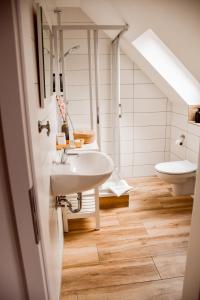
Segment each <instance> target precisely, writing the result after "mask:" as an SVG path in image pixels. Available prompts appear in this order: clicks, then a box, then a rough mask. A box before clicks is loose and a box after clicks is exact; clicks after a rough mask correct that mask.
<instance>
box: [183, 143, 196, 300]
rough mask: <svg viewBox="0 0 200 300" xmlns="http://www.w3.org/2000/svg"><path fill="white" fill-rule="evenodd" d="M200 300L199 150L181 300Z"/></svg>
mask: <svg viewBox="0 0 200 300" xmlns="http://www.w3.org/2000/svg"><path fill="white" fill-rule="evenodd" d="M199 299H200V148H199V156H198V169H197V175H196V184H195V193H194V202H193V209H192V221H191V229H190V239H189V245H188V251H187V261H186V270H185V275H184V285H183V297H182V300H199Z"/></svg>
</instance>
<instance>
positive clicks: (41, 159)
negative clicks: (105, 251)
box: [18, 0, 63, 300]
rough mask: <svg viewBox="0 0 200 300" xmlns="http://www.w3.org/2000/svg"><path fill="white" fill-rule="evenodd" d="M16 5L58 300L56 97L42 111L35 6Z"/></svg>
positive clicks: (44, 238) (36, 175)
mask: <svg viewBox="0 0 200 300" xmlns="http://www.w3.org/2000/svg"><path fill="white" fill-rule="evenodd" d="M18 2H19V6H18V12H19V15H18V16H19V19H18V20H19V24H20V34H21V51H22V56H23V74H24V83H25V85H26V86H25V89H24V91H25V99H26V101H25V109H26V117H27V124H28V126H27V131H28V137H29V141H28V143H29V145H30V149H31V151H30V153H31V161H32V175H33V181H34V186H35V192H36V198H37V206H38V213H39V223H40V229H41V242H42V250H43V258H44V263H45V272H46V277H47V286H48V291H49V299H52V300H57V299H59V295H60V285H61V270H62V250H63V225H62V214H61V209H60V208H58V209H56V208H55V199H54V197H53V196H52V195H51V188H50V174H51V168H52V163H53V160H54V159H55V155H56V133H57V114H56V98H55V95H54V96H52V97H51V98H49V99H45V105H44V108H41V107H40V101H39V97H40V96H39V95H40V93H39V83H38V82H39V79H38V69H37V47H36V40H37V36H36V32H35V5H34V2H33V1H32V0H20V1H18ZM38 121H41V122H42V123H43V124H45V123H46V122H47V121H49V123H50V128H51V132H50V135H49V136H48V135H47V131H46V130H45V129H44V130H43V131H42V132H41V133H39V131H38Z"/></svg>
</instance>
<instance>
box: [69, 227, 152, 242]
mask: <svg viewBox="0 0 200 300" xmlns="http://www.w3.org/2000/svg"><path fill="white" fill-rule="evenodd" d="M145 236H147V231H146V229H145V227H144V226H143V225H141V224H135V226H134V227H127V226H126V227H123V226H121V227H111V228H106V227H105V228H101V230H99V231H96V230H88V231H79V232H78V231H77V232H71V233H68V234H65V242H66V243H68V244H70V245H71V246H72V247H74V246H75V245H79V246H87V245H88V244H90V243H91V241H92V243H97V242H98V241H100V240H103V241H117V240H118V241H119V240H120V241H123V240H126V239H132V240H134V239H135V238H137V237H145Z"/></svg>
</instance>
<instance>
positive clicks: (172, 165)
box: [155, 160, 197, 175]
mask: <svg viewBox="0 0 200 300" xmlns="http://www.w3.org/2000/svg"><path fill="white" fill-rule="evenodd" d="M155 169H156V171H157V172H160V173H164V174H172V175H181V174H187V173H193V172H195V171H196V170H197V166H196V164H193V163H191V162H189V161H188V160H181V161H170V162H163V163H159V164H157V165H155Z"/></svg>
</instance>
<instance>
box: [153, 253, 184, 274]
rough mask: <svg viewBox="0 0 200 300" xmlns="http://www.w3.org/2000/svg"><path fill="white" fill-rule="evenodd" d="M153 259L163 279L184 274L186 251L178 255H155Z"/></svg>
mask: <svg viewBox="0 0 200 300" xmlns="http://www.w3.org/2000/svg"><path fill="white" fill-rule="evenodd" d="M153 260H154V263H155V265H156V267H157V269H158V271H159V274H160V276H161V278H162V279H165V278H172V277H179V276H184V272H185V264H186V251H185V253H182V254H176V255H175V254H171V255H161V256H155V257H153Z"/></svg>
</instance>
